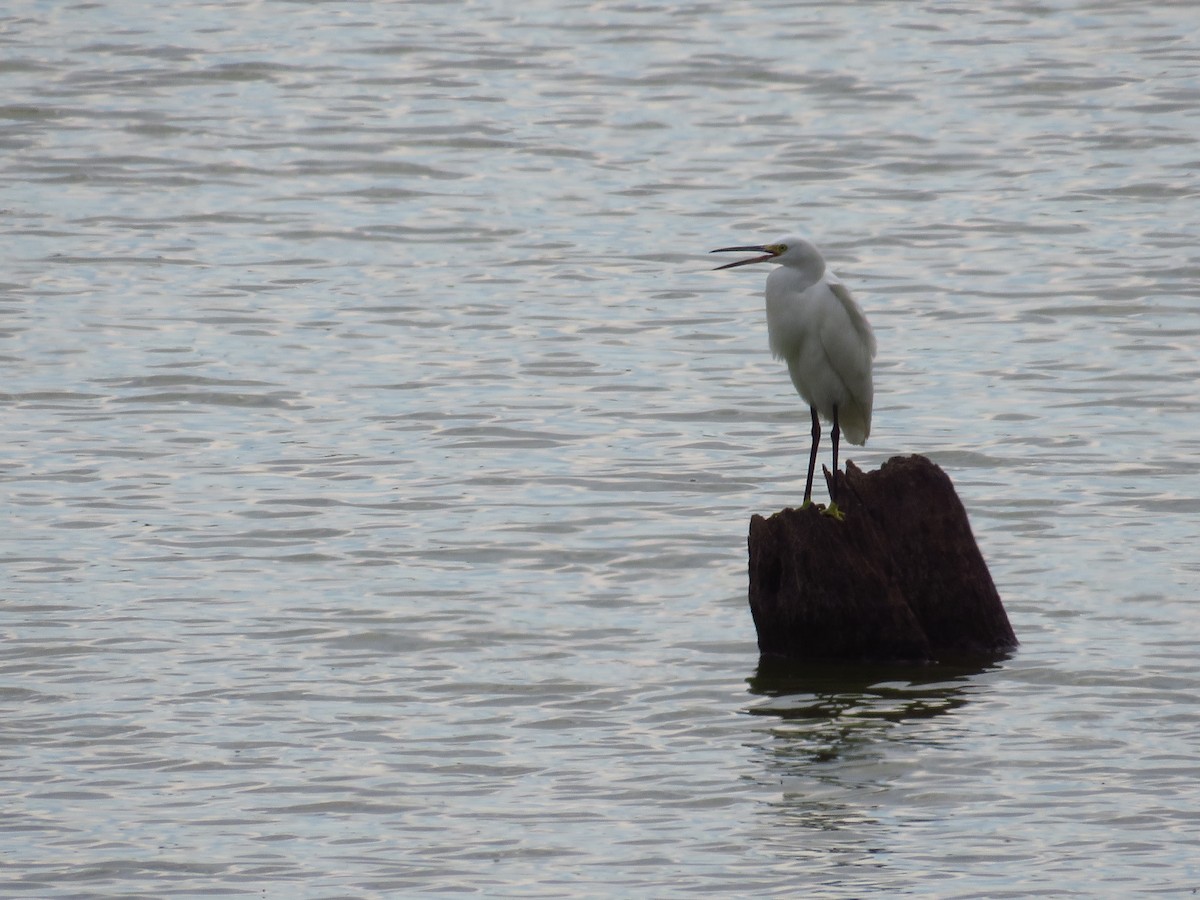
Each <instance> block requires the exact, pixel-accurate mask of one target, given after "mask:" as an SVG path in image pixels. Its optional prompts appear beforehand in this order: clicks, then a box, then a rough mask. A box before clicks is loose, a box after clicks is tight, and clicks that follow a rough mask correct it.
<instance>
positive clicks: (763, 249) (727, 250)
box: [708, 246, 778, 272]
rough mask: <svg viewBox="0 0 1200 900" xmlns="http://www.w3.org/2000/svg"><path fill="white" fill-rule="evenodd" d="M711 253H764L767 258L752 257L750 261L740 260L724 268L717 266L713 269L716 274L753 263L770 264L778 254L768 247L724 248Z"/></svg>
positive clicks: (727, 264)
mask: <svg viewBox="0 0 1200 900" xmlns="http://www.w3.org/2000/svg"><path fill="white" fill-rule="evenodd" d="M708 252H709V253H751V252H754V253H764V252H765V254H766V255H765V256H752V257H750V259H739V260H738V261H737V262H731V263H725V265H723V266H717V267H716V268H715V269H713V271H714V272H719V271H720V270H721V269H734V268H736V267H738V266H748V265H750V264H751V263H760V262H770V261H771V260H773V259H774V258H775V257H776V256H777V255H778V254H776V253H772V252H771V251H770V250H767V248H766V247H763V246H758V247H722V248H721V249H720V250H709V251H708Z"/></svg>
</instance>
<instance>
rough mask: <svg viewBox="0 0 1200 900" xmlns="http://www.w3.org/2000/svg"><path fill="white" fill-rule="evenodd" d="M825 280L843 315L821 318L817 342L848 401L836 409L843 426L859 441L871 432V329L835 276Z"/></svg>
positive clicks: (873, 343)
mask: <svg viewBox="0 0 1200 900" xmlns="http://www.w3.org/2000/svg"><path fill="white" fill-rule="evenodd" d="M826 283H827V284H828V285H829V289H830V291H831V292H832V294H833V296H834V298H836V300H837V302H838V304H839V305H840V307H841V309H842V311H843V312H844V313H845V315H844V316H827V317H825V318H824V319H823V320H822V322H821V324H820V331H819V334H820V340H821V346H822V348H823V349H824V351H825V357H826V359H827V360H828V361H829V365H830V366H831V368H832V369H833V371H834V372H836V373H837V377H838V378H839V379H841V382H842V384H843V385H844V386H845V389H846V391H847V392H848V393H849V395H850V403H849V404H847V407H846V408H845V409H843V410H840V412H841V413H842V415H841V416H839V418H841V420H842V425H843V430H844V431H845V432H846V436H847V438H848V439H849V440H850V441H851V442H852V443H855V444H861V443H863V442H864V441H865V440H866V439H867V436H868V435H869V434H870V433H871V407H872V406H873V399H874V393H875V391H874V386H873V384H872V378H871V360H872V359H874V358H875V333H874V332H873V331H872V330H871V325H870V323H868V322H867V317H866V316H865V315H863V311H862V310H861V309H860V308H859V306H858V304H857V303H856V302H855V301H854V297H853V296H852V295H851V294H850V291H849V290H848V289H847V288H846V286H845V285H844V284H842V283H841V282H840V281H838V280H836V279H829V280H828V281H827V282H826ZM847 326H848V327H847Z"/></svg>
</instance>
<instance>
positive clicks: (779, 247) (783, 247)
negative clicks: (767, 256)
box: [771, 244, 787, 256]
mask: <svg viewBox="0 0 1200 900" xmlns="http://www.w3.org/2000/svg"><path fill="white" fill-rule="evenodd" d="M771 249H772V250H774V251H775V255H776V256H779V255H781V254H783V253H787V244H776V245H775V246H774V247H772V248H771Z"/></svg>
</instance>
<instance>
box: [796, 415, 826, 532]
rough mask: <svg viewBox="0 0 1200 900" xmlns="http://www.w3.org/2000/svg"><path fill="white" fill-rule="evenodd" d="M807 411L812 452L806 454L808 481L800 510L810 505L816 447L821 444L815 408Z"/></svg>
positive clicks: (819, 421) (815, 464) (819, 427)
mask: <svg viewBox="0 0 1200 900" xmlns="http://www.w3.org/2000/svg"><path fill="white" fill-rule="evenodd" d="M809 410H811V411H812V420H813V427H812V450H810V451H809V453H808V481H806V482H805V483H804V503H803V504H802V505H801V509H803V508H805V507H807V506H808V504H810V503H812V481H813V470H814V469H816V467H817V445H818V444H820V443H821V420H820V419H818V418H817V408H816V407H815V406H810V407H809Z"/></svg>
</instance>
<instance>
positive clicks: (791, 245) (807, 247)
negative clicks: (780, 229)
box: [710, 234, 825, 278]
mask: <svg viewBox="0 0 1200 900" xmlns="http://www.w3.org/2000/svg"><path fill="white" fill-rule="evenodd" d="M710 252H712V253H752V252H753V253H761V254H762V255H761V256H752V257H750V258H749V259H739V260H738V261H737V262H731V263H726V264H725V265H723V266H717V269H716V270H719V269H733V268H736V267H737V266H749V265H752V264H753V263H761V262H773V263H779V265H781V266H790V267H792V268H795V269H801V270H803V271H806V272H811V273H813V274H815V276H816V277H818V278H819V277H820V276H821V275H822V274H824V272H825V258H824V257H823V256H821V251H819V250H818V249H817V248H816V247H815V246H813V243H812V241H809V240H807V239H805V238H802V237H800V236H799V235H796V234H787V235H784V236H783V237H781V238H779V240H777V241H775V242H774V243H771V244H760V245H757V246H752V247H722V248H721V249H720V250H712V251H710ZM716 270H714V271H716Z"/></svg>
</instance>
